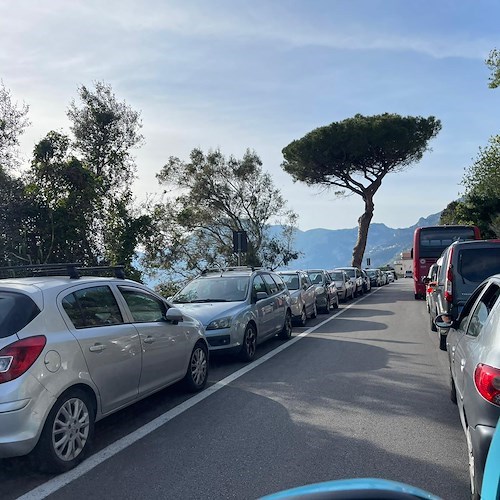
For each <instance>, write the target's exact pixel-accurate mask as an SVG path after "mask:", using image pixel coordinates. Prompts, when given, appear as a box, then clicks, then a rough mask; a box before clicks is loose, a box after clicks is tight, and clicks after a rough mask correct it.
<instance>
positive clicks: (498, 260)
mask: <svg viewBox="0 0 500 500" xmlns="http://www.w3.org/2000/svg"><path fill="white" fill-rule="evenodd" d="M458 272H459V274H460V276H462V277H463V278H464V279H466V280H467V281H473V282H475V283H481V281H483V280H485V279H486V278H488V277H490V276H491V275H492V274H498V273H500V245H498V246H495V247H490V248H463V249H461V250H460V254H459V257H458Z"/></svg>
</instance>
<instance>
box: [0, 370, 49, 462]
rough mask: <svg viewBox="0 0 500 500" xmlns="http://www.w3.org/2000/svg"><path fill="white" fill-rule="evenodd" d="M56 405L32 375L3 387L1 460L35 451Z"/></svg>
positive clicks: (0, 392)
mask: <svg viewBox="0 0 500 500" xmlns="http://www.w3.org/2000/svg"><path fill="white" fill-rule="evenodd" d="M6 386H10V387H6ZM28 395H29V397H26V396H28ZM54 402H55V398H54V397H53V396H52V394H50V393H49V392H48V391H47V390H46V389H45V388H44V387H43V386H42V385H41V384H40V383H39V382H38V381H37V380H36V379H35V378H34V377H31V375H28V376H27V377H20V378H19V379H16V380H12V381H11V382H6V383H4V384H2V385H1V386H0V458H8V457H17V456H22V455H27V454H28V453H30V452H31V451H32V450H33V448H34V447H35V446H36V444H37V442H38V439H39V437H40V433H41V431H42V428H43V425H44V422H45V418H46V415H47V414H48V412H49V411H50V408H52V405H53V404H54Z"/></svg>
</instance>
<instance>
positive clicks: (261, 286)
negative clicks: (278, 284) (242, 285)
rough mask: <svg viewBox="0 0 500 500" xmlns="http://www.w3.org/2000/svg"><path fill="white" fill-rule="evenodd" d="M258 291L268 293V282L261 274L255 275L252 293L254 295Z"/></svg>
mask: <svg viewBox="0 0 500 500" xmlns="http://www.w3.org/2000/svg"><path fill="white" fill-rule="evenodd" d="M257 292H266V293H267V288H266V284H265V283H264V280H263V279H262V278H261V277H260V276H255V278H254V280H253V283H252V293H253V296H254V297H255V296H256V295H257Z"/></svg>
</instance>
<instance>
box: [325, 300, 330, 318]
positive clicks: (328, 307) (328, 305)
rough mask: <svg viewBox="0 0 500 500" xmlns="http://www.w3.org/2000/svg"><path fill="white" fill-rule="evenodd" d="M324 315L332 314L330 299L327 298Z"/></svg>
mask: <svg viewBox="0 0 500 500" xmlns="http://www.w3.org/2000/svg"><path fill="white" fill-rule="evenodd" d="M323 314H330V298H329V297H327V298H326V306H325V307H323Z"/></svg>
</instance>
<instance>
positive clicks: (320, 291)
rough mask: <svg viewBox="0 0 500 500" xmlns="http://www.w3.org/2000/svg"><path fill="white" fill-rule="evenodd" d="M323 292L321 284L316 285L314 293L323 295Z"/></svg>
mask: <svg viewBox="0 0 500 500" xmlns="http://www.w3.org/2000/svg"><path fill="white" fill-rule="evenodd" d="M324 293H325V289H324V288H323V287H322V286H318V287H317V288H316V295H323V294H324Z"/></svg>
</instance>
